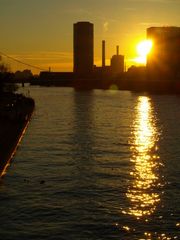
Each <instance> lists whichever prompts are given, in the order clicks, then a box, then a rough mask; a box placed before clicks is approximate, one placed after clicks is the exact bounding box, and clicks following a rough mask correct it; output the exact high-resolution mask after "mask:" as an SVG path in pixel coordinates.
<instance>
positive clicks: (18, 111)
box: [0, 93, 35, 177]
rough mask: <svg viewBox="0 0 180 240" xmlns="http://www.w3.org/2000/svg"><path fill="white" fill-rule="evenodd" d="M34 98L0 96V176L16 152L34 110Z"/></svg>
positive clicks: (15, 95) (14, 95) (8, 94)
mask: <svg viewBox="0 0 180 240" xmlns="http://www.w3.org/2000/svg"><path fill="white" fill-rule="evenodd" d="M34 107H35V103H34V100H33V99H32V98H27V97H25V96H23V95H21V94H12V93H6V94H3V95H1V96H0V177H2V176H3V175H4V174H5V172H6V169H7V167H8V165H9V163H10V161H11V159H12V157H13V155H14V154H15V152H16V149H17V146H18V144H19V142H20V140H21V138H22V136H23V134H24V132H25V130H26V128H27V126H28V123H29V121H30V119H31V116H32V113H33V111H34Z"/></svg>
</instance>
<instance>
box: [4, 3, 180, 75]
mask: <svg viewBox="0 0 180 240" xmlns="http://www.w3.org/2000/svg"><path fill="white" fill-rule="evenodd" d="M179 9H180V1H179V0H174V1H171V0H121V1H119V0H103V1H100V0H86V1H84V0H77V1H74V0H68V1H63V0H62V1H59V0H31V1H25V0H0V25H1V26H0V27H1V29H3V31H2V33H3V34H1V38H0V52H3V53H5V54H7V55H10V56H12V57H14V58H17V59H18V60H20V61H24V62H27V63H28V64H32V65H37V66H38V67H41V68H43V69H48V68H49V67H51V69H52V70H54V71H72V68H73V62H72V61H73V52H72V48H73V42H72V39H73V23H75V22H78V21H90V22H92V23H94V61H95V64H97V65H99V66H100V65H101V41H102V40H106V58H107V60H106V63H107V64H108V63H109V59H110V58H111V56H112V55H113V54H115V53H116V45H119V51H120V54H123V55H125V61H126V66H127V67H129V66H130V65H132V64H134V63H135V62H133V59H134V58H136V57H137V52H136V45H137V43H138V42H139V41H141V40H143V39H145V38H146V28H147V27H150V26H178V24H179V23H180V14H179ZM3 61H5V62H8V63H9V65H10V67H11V69H12V70H16V69H25V68H27V67H26V66H23V65H21V64H19V63H14V62H13V61H10V60H8V59H7V58H5V57H3ZM32 70H33V71H34V72H37V70H35V69H32Z"/></svg>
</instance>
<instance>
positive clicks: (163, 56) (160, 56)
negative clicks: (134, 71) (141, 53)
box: [147, 27, 180, 80]
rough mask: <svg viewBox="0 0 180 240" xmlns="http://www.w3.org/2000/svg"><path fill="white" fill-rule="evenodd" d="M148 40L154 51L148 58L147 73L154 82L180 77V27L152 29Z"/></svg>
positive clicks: (149, 29)
mask: <svg viewBox="0 0 180 240" xmlns="http://www.w3.org/2000/svg"><path fill="white" fill-rule="evenodd" d="M147 38H148V39H151V40H152V41H153V49H152V51H151V53H150V54H149V55H148V58H147V72H148V76H149V78H150V79H152V80H161V79H162V80H163V79H168V80H172V79H177V78H179V77H180V27H150V28H148V29H147Z"/></svg>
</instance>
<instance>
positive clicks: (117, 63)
mask: <svg viewBox="0 0 180 240" xmlns="http://www.w3.org/2000/svg"><path fill="white" fill-rule="evenodd" d="M111 72H112V75H116V76H117V75H119V74H122V73H123V72H124V56H123V55H119V46H117V47H116V55H113V56H112V58H111Z"/></svg>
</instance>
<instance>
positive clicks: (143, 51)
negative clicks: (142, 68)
mask: <svg viewBox="0 0 180 240" xmlns="http://www.w3.org/2000/svg"><path fill="white" fill-rule="evenodd" d="M152 46H153V42H152V40H143V41H141V42H140V43H138V45H137V47H136V50H137V53H138V57H137V58H136V59H135V61H136V62H137V63H142V64H146V58H147V55H148V54H149V53H150V51H151V49H152Z"/></svg>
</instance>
